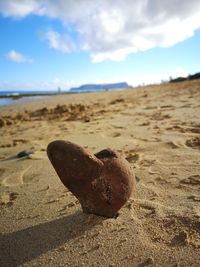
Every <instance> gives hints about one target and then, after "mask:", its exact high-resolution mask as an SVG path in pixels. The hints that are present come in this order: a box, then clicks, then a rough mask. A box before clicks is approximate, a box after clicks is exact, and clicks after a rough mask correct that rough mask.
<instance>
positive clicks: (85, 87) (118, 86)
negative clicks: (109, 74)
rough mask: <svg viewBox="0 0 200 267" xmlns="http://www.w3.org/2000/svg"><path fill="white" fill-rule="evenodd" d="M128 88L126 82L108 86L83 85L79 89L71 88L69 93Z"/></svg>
mask: <svg viewBox="0 0 200 267" xmlns="http://www.w3.org/2000/svg"><path fill="white" fill-rule="evenodd" d="M128 87H130V86H129V85H128V84H127V83H126V82H121V83H108V84H84V85H81V86H79V87H74V88H71V89H70V90H69V91H70V92H93V91H102V90H114V89H125V88H128Z"/></svg>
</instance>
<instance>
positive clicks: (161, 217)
mask: <svg viewBox="0 0 200 267" xmlns="http://www.w3.org/2000/svg"><path fill="white" fill-rule="evenodd" d="M0 114H1V115H0V116H1V119H0V126H1V128H0V133H1V139H0V232H1V233H0V266H2V267H3V266H49V267H50V266H77V267H79V266H110V267H111V266H123V267H124V266H140V267H142V266H199V263H200V115H199V114H200V81H190V82H188V81H187V82H182V83H177V84H163V85H159V86H147V87H141V88H138V89H130V90H125V91H113V92H101V93H90V94H76V95H75V94H72V95H62V96H52V97H47V98H45V99H41V100H37V101H36V100H32V101H28V102H25V103H23V104H20V105H17V104H15V105H12V106H7V107H1V108H0ZM57 139H58V140H59V139H60V140H68V141H71V142H74V143H76V144H79V145H81V146H83V147H85V148H87V149H88V150H89V151H91V152H93V153H96V152H98V151H99V150H102V149H104V148H108V147H110V148H111V149H114V150H117V151H118V152H120V153H121V155H123V156H124V157H125V158H126V159H127V160H128V161H129V162H130V164H131V166H132V168H133V169H134V172H135V174H136V176H137V190H136V193H135V195H134V196H133V197H132V198H131V199H130V200H129V201H128V203H127V204H126V205H125V206H124V207H123V208H122V209H121V210H120V212H119V216H118V217H117V218H116V219H114V218H113V219H107V218H103V217H98V216H95V215H88V214H84V213H82V210H81V207H80V205H79V202H78V201H77V200H76V198H75V197H74V196H73V195H72V194H71V193H70V192H69V191H68V190H67V188H65V187H64V186H63V184H62V183H61V182H60V180H59V178H58V177H57V175H56V173H55V171H54V169H53V167H52V165H51V164H50V162H49V160H48V158H47V155H46V147H47V145H48V143H49V142H51V141H53V140H57ZM28 148H33V152H34V153H33V154H30V155H29V156H28V157H27V158H17V157H16V155H17V154H18V153H19V152H20V151H22V150H24V149H28Z"/></svg>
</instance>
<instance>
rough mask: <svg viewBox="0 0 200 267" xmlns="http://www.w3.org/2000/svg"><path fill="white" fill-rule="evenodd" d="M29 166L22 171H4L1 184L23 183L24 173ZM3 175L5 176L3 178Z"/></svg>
mask: <svg viewBox="0 0 200 267" xmlns="http://www.w3.org/2000/svg"><path fill="white" fill-rule="evenodd" d="M29 168H30V167H28V168H27V169H25V170H23V171H18V170H14V171H12V172H7V171H5V172H4V173H3V179H2V181H1V185H2V186H19V185H22V184H23V183H24V180H23V177H24V174H25V173H26V172H27V171H28V169H29ZM4 176H5V178H4Z"/></svg>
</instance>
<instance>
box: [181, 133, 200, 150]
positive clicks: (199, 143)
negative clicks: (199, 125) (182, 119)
mask: <svg viewBox="0 0 200 267" xmlns="http://www.w3.org/2000/svg"><path fill="white" fill-rule="evenodd" d="M185 144H186V146H188V147H191V148H194V149H200V137H199V136H196V137H193V138H192V139H188V140H186V142H185Z"/></svg>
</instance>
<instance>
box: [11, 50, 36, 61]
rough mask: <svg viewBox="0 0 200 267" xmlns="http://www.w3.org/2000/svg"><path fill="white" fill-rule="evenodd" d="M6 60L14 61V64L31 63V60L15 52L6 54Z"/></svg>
mask: <svg viewBox="0 0 200 267" xmlns="http://www.w3.org/2000/svg"><path fill="white" fill-rule="evenodd" d="M6 57H7V59H8V60H11V61H14V62H16V63H25V62H29V63H31V62H33V59H32V58H30V57H27V56H24V55H23V54H21V53H18V52H16V51H15V50H11V51H10V52H8V53H7V54H6Z"/></svg>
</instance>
